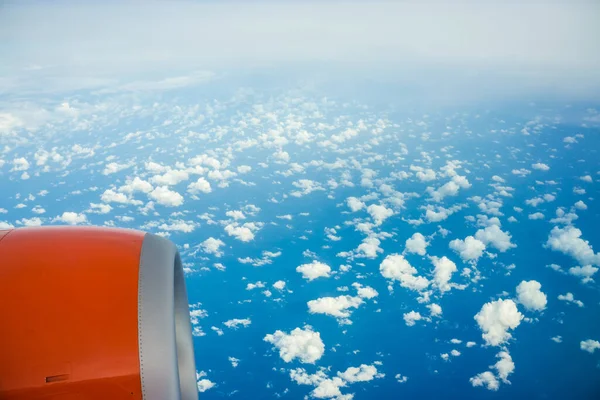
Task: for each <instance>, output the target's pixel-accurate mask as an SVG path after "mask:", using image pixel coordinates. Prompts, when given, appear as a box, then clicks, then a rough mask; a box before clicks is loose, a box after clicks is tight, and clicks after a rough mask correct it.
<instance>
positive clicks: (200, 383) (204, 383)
mask: <svg viewBox="0 0 600 400" xmlns="http://www.w3.org/2000/svg"><path fill="white" fill-rule="evenodd" d="M204 376H206V374H205V373H204V372H200V373H196V386H197V387H198V391H199V392H200V393H204V392H206V391H207V390H209V389H212V388H213V387H214V386H215V383H214V382H211V381H210V380H208V379H206V378H204Z"/></svg>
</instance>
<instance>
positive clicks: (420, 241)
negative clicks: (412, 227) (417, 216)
mask: <svg viewBox="0 0 600 400" xmlns="http://www.w3.org/2000/svg"><path fill="white" fill-rule="evenodd" d="M427 246H429V242H428V241H427V240H425V236H423V235H421V234H420V233H419V232H417V233H414V234H413V235H412V237H410V238H409V239H406V251H407V252H409V253H416V254H418V255H420V256H424V255H425V254H427Z"/></svg>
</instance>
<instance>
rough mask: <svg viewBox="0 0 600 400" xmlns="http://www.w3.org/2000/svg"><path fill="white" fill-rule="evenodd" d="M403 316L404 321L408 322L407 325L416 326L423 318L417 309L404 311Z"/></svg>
mask: <svg viewBox="0 0 600 400" xmlns="http://www.w3.org/2000/svg"><path fill="white" fill-rule="evenodd" d="M402 318H404V322H405V323H406V326H414V325H415V323H416V322H417V321H420V320H422V319H423V317H422V316H421V314H420V313H418V312H417V311H410V312H407V313H404V315H403V316H402Z"/></svg>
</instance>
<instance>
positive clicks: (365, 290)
mask: <svg viewBox="0 0 600 400" xmlns="http://www.w3.org/2000/svg"><path fill="white" fill-rule="evenodd" d="M352 287H354V288H355V289H356V292H357V294H358V297H361V298H363V299H372V298H375V297H377V296H379V293H378V292H377V290H375V289H373V288H372V287H370V286H363V285H361V284H360V283H358V282H355V283H353V284H352Z"/></svg>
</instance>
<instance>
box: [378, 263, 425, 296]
mask: <svg viewBox="0 0 600 400" xmlns="http://www.w3.org/2000/svg"><path fill="white" fill-rule="evenodd" d="M379 271H380V272H381V275H382V276H383V277H384V278H387V279H392V280H397V281H399V282H400V286H402V287H405V288H408V289H411V290H423V289H425V288H426V287H427V286H429V281H428V280H427V278H424V277H422V276H415V274H416V273H417V270H416V269H415V268H414V267H413V266H412V265H410V263H409V262H408V261H407V260H406V259H405V258H404V257H403V256H401V255H400V254H390V255H388V256H387V257H386V258H385V259H384V260H383V261H382V262H381V264H380V265H379Z"/></svg>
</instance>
